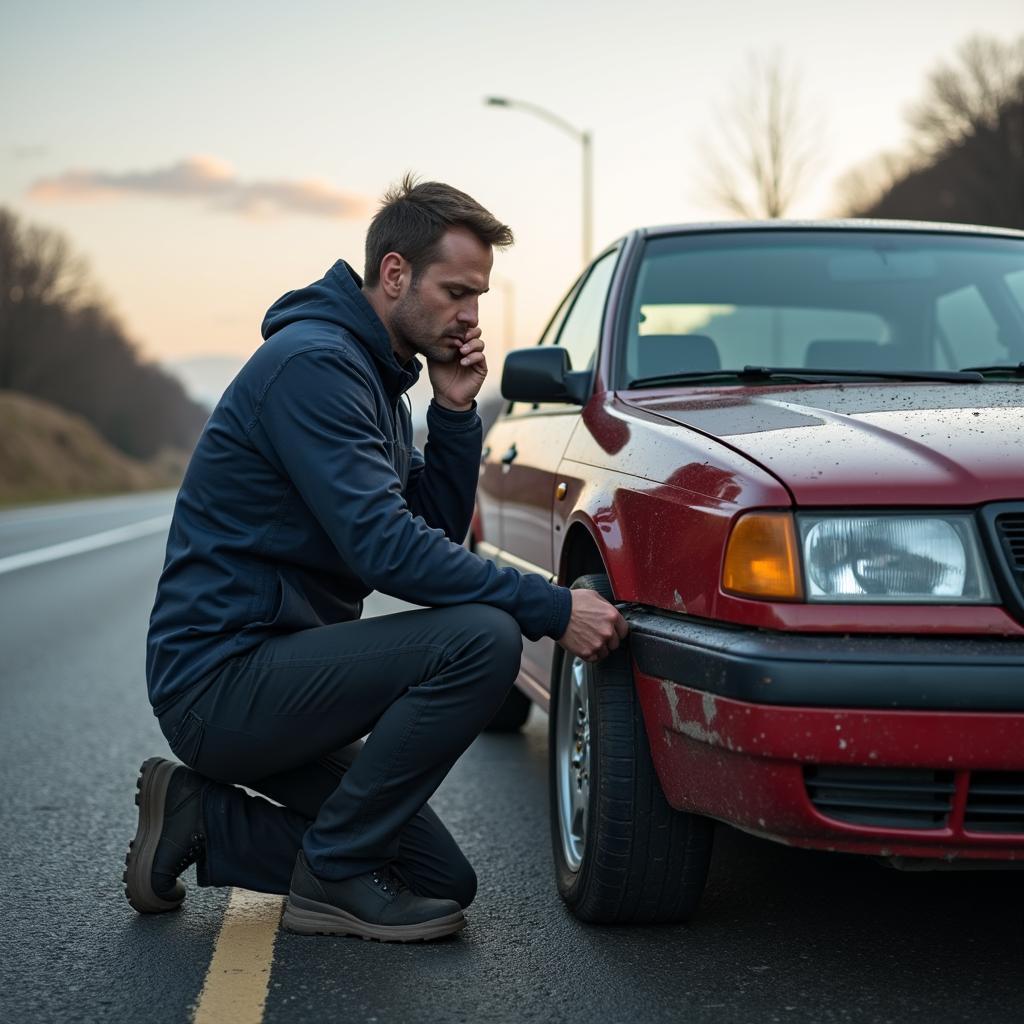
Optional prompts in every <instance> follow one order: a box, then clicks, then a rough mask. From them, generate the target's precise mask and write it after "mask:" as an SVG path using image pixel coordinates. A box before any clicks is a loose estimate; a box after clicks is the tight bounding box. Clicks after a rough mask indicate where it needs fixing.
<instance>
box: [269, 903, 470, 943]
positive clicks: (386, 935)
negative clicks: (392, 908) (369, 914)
mask: <svg viewBox="0 0 1024 1024" xmlns="http://www.w3.org/2000/svg"><path fill="white" fill-rule="evenodd" d="M281 926H282V927H283V928H285V929H286V930H287V931H290V932H295V933H296V934H298V935H354V936H357V937H359V938H361V939H375V940H376V941H377V942H429V941H430V940H431V939H441V938H444V936H446V935H454V934H455V933H456V932H459V931H462V929H463V928H465V927H466V918H465V917H464V916H463V914H462V911H461V910H459V911H456V912H455V913H454V914H447V915H446V916H444V917H435V918H434V919H433V920H431V921H422V922H420V923H419V924H401V925H384V924H372V923H371V922H369V921H361V920H360V919H359V918H358V917H354V916H353V915H352V914H348V913H346V912H345V911H344V910H341V909H339V908H338V907H332V906H331V905H330V904H329V903H317V902H316V901H315V900H307V899H304V898H303V897H301V896H294V895H291V894H289V896H288V902H287V903H286V904H285V908H284V916H283V917H282V918H281Z"/></svg>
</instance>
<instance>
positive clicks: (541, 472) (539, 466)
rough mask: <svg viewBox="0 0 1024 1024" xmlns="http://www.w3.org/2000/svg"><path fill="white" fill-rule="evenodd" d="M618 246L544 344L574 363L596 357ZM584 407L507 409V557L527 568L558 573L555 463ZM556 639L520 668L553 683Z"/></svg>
mask: <svg viewBox="0 0 1024 1024" xmlns="http://www.w3.org/2000/svg"><path fill="white" fill-rule="evenodd" d="M617 258H618V251H617V250H612V251H611V252H608V253H605V254H604V255H602V256H601V257H600V258H599V259H598V260H596V261H595V262H594V263H593V264H592V266H591V267H590V270H589V272H588V273H587V274H586V276H585V277H583V278H582V279H581V280H582V283H581V284H578V285H577V286H576V287H575V288H574V289H573V290H572V291H571V292H570V294H569V295H568V296H567V298H566V300H565V301H564V302H563V305H562V307H560V309H559V313H558V314H556V316H555V318H554V319H553V320H552V323H551V325H549V328H548V330H547V331H545V334H544V337H543V338H542V339H541V342H540V343H541V344H552V345H557V346H559V347H561V348H564V349H565V351H566V353H567V354H568V356H569V361H570V365H571V367H572V369H574V370H583V369H587V368H588V367H590V366H592V365H594V362H595V359H596V354H597V344H598V340H599V338H600V333H601V321H602V319H603V315H604V309H605V304H606V301H607V297H608V288H609V285H610V283H611V278H612V274H613V272H614V269H615V263H616V260H617ZM581 412H582V407H581V406H578V405H570V404H564V403H551V404H547V403H545V404H537V405H528V404H526V403H521V402H517V403H515V405H513V406H512V407H511V408H510V409H509V410H508V412H507V414H506V416H505V417H504V421H503V423H502V429H501V431H500V432H499V433H498V434H497V435H496V436H495V442H496V443H497V444H498V445H499V446H500V447H501V448H502V451H501V452H500V453H498V459H499V461H500V463H501V466H502V476H503V480H502V491H501V501H500V518H501V549H502V556H503V561H504V562H505V563H506V564H509V565H513V566H515V567H516V568H517V569H520V570H522V571H524V572H536V573H540V574H541V575H543V576H544V577H545V578H548V579H551V578H553V577H554V576H555V574H556V572H557V568H556V566H555V565H554V555H553V544H552V515H553V510H554V503H555V488H556V486H557V482H558V481H557V471H558V466H559V463H560V462H561V461H562V456H563V454H564V453H565V450H566V447H567V446H568V444H569V438H570V437H571V436H572V433H573V431H574V430H575V429H576V427H577V425H578V423H579V420H580V413H581ZM552 648H553V642H552V641H551V640H549V639H547V638H545V639H543V640H540V641H537V642H536V643H529V642H527V643H526V644H525V647H524V651H523V669H524V671H525V672H526V673H527V674H528V675H529V676H530V677H531V679H532V680H533V681H535V682H536V683H538V684H540V685H541V686H542V688H543V689H544V690H547V687H548V671H549V668H550V664H551V654H552Z"/></svg>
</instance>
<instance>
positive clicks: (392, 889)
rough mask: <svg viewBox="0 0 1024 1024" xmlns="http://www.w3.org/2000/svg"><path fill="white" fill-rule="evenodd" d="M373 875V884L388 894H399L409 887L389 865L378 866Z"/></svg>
mask: <svg viewBox="0 0 1024 1024" xmlns="http://www.w3.org/2000/svg"><path fill="white" fill-rule="evenodd" d="M371 877H372V878H373V884H374V885H376V886H377V887H378V888H379V889H380V890H381V892H383V893H385V894H386V895H388V896H398V895H399V893H401V892H402V890H403V889H405V888H407V886H406V884H405V883H404V882H403V881H402V880H401V879H400V878H399V877H398V875H396V874H395V873H394V871H392V870H391V869H390V868H387V867H383V868H378V869H377V870H376V871H374V872H372V873H371Z"/></svg>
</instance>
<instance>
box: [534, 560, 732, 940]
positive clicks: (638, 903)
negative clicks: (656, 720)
mask: <svg viewBox="0 0 1024 1024" xmlns="http://www.w3.org/2000/svg"><path fill="white" fill-rule="evenodd" d="M572 586H573V589H577V588H581V587H584V588H586V589H588V590H595V591H597V592H598V593H599V594H601V596H602V597H604V598H606V599H607V600H609V601H611V600H613V597H612V593H611V587H610V585H609V582H608V578H607V576H604V575H596V574H592V575H587V576H581V577H580V578H579V579H578V580H576V581H575V582H574V583H573V585H572ZM555 667H556V671H555V674H554V680H553V681H554V685H553V687H552V693H551V706H550V711H549V719H548V729H549V733H548V741H549V742H548V759H549V796H550V811H551V840H552V848H553V852H554V858H555V876H556V879H557V882H558V891H559V893H560V894H561V896H562V899H563V900H565V902H566V904H567V905H568V907H569V909H570V910H571V911H572V912H573V913H574V914H575V915H576V916H577V917H578V918H580V919H581V920H583V921H592V922H595V923H603V924H612V923H616V924H627V923H629V924H651V923H666V924H667V923H672V922H680V921H685V920H687V919H688V918H689V916H690V915H691V914H692V913H693V911H694V909H695V908H696V906H697V903H698V901H699V900H700V896H701V892H702V891H703V889H704V882H705V879H706V877H707V871H708V862H709V860H710V857H711V838H712V829H713V824H712V822H711V821H710V820H709V819H708V818H704V817H701V816H700V815H696V814H688V813H684V812H681V811H675V810H673V809H672V808H671V807H670V806H669V805H668V803H667V802H666V800H665V796H664V794H663V793H662V790H661V784H660V783H659V782H658V778H657V775H656V773H655V770H654V764H653V762H652V761H651V753H650V745H649V743H648V739H647V731H646V729H645V727H644V722H643V715H642V712H641V709H640V703H639V700H638V699H637V693H636V687H635V685H634V682H633V671H632V664H631V661H630V657H629V650H628V639H627V641H626V642H624V643H623V644H622V645H620V646H619V648H618V649H617V650H615V651H613V652H612V653H611V654H610V655H609V656H608V657H607V658H605V659H603V660H602V661H599V662H594V663H588V662H585V661H583V660H582V659H581V658H577V657H574V656H573V655H571V654H570V653H569V652H567V651H563V650H561V649H559V650H558V654H557V655H556V666H555Z"/></svg>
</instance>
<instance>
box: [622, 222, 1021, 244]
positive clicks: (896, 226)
mask: <svg viewBox="0 0 1024 1024" xmlns="http://www.w3.org/2000/svg"><path fill="white" fill-rule="evenodd" d="M713 231H904V232H906V231H919V232H930V233H933V234H934V233H935V232H942V233H944V234H958V235H987V236H989V237H992V238H1017V239H1024V231H1017V230H1015V229H1014V228H1000V227H990V226H985V225H981V224H947V223H943V222H941V221H925V220H873V219H870V218H867V217H864V218H841V219H840V218H837V219H834V220H723V221H705V222H698V223H691V224H661V225H655V226H652V227H644V228H639V229H637V232H636V234H640V235H645V236H647V237H650V238H654V237H659V236H662V235H695V234H704V233H708V232H713Z"/></svg>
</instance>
